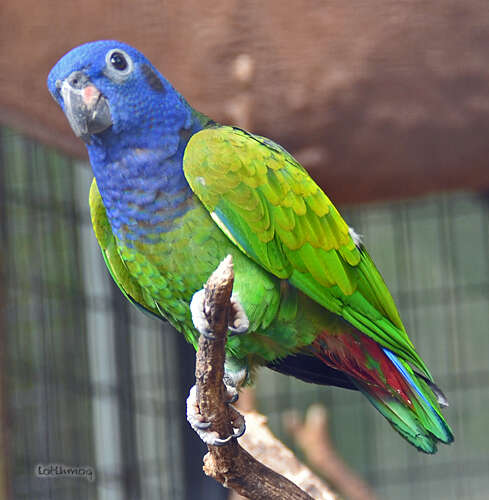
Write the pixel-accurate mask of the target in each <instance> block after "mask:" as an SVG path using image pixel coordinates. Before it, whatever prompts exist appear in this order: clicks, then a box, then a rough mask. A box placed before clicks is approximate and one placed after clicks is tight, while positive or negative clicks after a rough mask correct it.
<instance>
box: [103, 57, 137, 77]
mask: <svg viewBox="0 0 489 500" xmlns="http://www.w3.org/2000/svg"><path fill="white" fill-rule="evenodd" d="M133 69H134V63H133V61H132V59H131V58H130V56H129V55H128V54H127V52H125V51H124V50H122V49H111V50H109V51H108V52H107V54H106V55H105V68H104V74H105V75H106V76H108V77H109V78H110V79H111V80H112V81H114V82H116V83H122V82H124V81H125V80H126V78H127V77H128V76H129V75H130V74H131V73H132V70H133Z"/></svg>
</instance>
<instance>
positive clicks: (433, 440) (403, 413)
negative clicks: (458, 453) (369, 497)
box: [353, 358, 453, 453]
mask: <svg viewBox="0 0 489 500" xmlns="http://www.w3.org/2000/svg"><path fill="white" fill-rule="evenodd" d="M391 360H392V358H391ZM395 361H396V363H395V364H396V366H398V367H400V369H399V371H400V373H401V374H402V375H403V376H404V379H405V381H406V382H407V383H408V385H409V388H410V389H411V391H410V394H409V397H410V399H411V402H412V406H413V407H412V408H411V407H410V406H408V405H407V403H405V402H404V401H402V400H401V399H400V398H399V399H398V398H396V397H394V396H392V395H390V394H388V393H383V394H381V395H380V394H379V393H378V392H377V393H376V392H374V391H372V388H371V387H370V386H368V385H367V384H362V383H361V382H359V381H357V380H353V382H354V383H355V385H356V386H357V387H358V388H359V390H360V391H361V392H363V394H365V396H366V397H367V398H368V399H369V400H370V402H371V403H372V404H373V405H374V406H375V408H377V410H378V411H379V412H380V413H382V415H384V417H385V418H386V419H387V420H388V421H389V423H390V424H391V425H392V427H394V429H396V431H397V432H399V434H401V436H403V437H404V438H405V439H407V440H408V441H409V442H410V443H411V444H413V445H414V446H416V448H418V449H419V450H421V451H423V452H425V453H436V451H437V443H438V442H442V443H445V444H449V443H451V442H452V441H453V433H452V431H451V429H450V427H449V426H448V424H447V423H446V421H445V419H444V418H443V415H442V414H441V411H440V408H439V403H442V404H446V400H445V398H444V396H443V393H442V392H441V391H440V390H439V389H438V388H437V387H436V386H435V385H434V384H433V383H430V385H429V384H428V383H427V382H426V380H425V379H424V378H423V377H422V376H420V375H418V374H416V373H415V372H413V371H412V370H411V368H410V367H409V366H408V365H407V363H404V362H402V361H400V360H399V359H396V360H395ZM401 363H402V365H401Z"/></svg>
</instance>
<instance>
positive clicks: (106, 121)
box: [56, 71, 112, 144]
mask: <svg viewBox="0 0 489 500" xmlns="http://www.w3.org/2000/svg"><path fill="white" fill-rule="evenodd" d="M56 87H57V88H58V90H59V91H60V93H61V97H62V98H63V102H64V112H65V115H66V117H67V118H68V121H69V122H70V125H71V128H72V129H73V132H74V133H75V135H76V136H77V137H80V138H81V139H83V140H84V141H85V142H86V143H87V144H90V135H92V134H98V133H100V132H103V131H104V130H106V129H108V128H109V127H110V126H111V125H112V117H111V115H110V108H109V103H108V101H107V99H106V98H105V97H104V96H103V95H102V94H101V92H100V91H99V90H98V89H97V87H95V85H93V83H92V82H91V81H90V79H89V78H88V77H87V75H85V73H83V72H82V71H75V72H73V73H72V74H71V75H70V76H68V78H66V79H65V80H63V81H60V80H58V81H57V82H56Z"/></svg>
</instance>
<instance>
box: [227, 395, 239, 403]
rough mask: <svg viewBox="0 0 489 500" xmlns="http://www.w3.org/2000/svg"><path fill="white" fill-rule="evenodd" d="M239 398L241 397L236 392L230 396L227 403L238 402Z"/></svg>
mask: <svg viewBox="0 0 489 500" xmlns="http://www.w3.org/2000/svg"><path fill="white" fill-rule="evenodd" d="M228 394H229V392H228ZM238 399H239V394H238V393H237V392H235V393H233V394H232V395H231V396H230V398H229V399H228V400H227V401H226V403H227V404H228V405H230V404H233V403H236V401H238Z"/></svg>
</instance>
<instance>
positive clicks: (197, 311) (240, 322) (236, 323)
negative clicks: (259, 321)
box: [190, 289, 250, 340]
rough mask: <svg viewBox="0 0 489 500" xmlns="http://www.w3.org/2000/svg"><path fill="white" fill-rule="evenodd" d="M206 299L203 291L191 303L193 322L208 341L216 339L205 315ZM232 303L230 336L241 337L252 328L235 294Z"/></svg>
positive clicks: (195, 295)
mask: <svg viewBox="0 0 489 500" xmlns="http://www.w3.org/2000/svg"><path fill="white" fill-rule="evenodd" d="M204 298H205V290H203V289H202V290H199V291H198V292H196V293H194V296H193V297H192V301H191V302H190V312H191V314H192V322H193V324H194V326H195V328H196V329H197V330H198V332H199V333H200V334H201V335H203V336H204V337H206V338H207V339H210V340H214V339H215V337H214V335H213V333H212V330H211V328H210V325H209V322H208V321H207V318H206V316H205V313H204ZM230 302H231V311H230V322H229V330H230V335H239V334H242V333H246V332H247V331H248V328H249V326H250V322H249V321H248V316H246V312H245V310H244V308H243V306H242V305H241V303H240V302H239V300H238V298H237V296H236V295H234V294H233V295H231V299H230Z"/></svg>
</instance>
